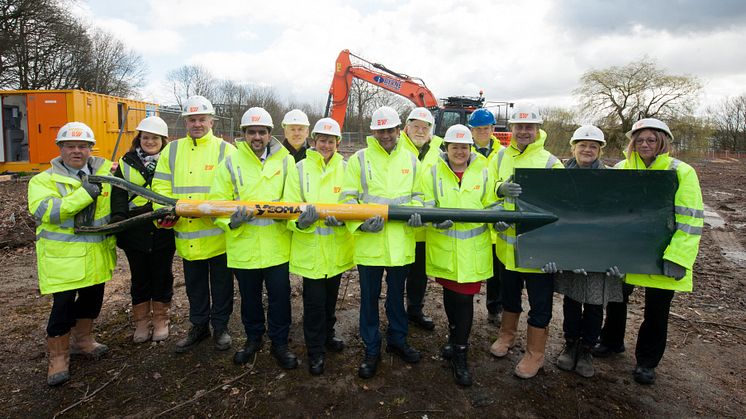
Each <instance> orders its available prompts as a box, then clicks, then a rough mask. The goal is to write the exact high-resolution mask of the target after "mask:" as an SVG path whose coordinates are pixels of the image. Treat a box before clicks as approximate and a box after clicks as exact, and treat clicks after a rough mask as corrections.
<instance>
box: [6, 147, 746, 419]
mask: <svg viewBox="0 0 746 419" xmlns="http://www.w3.org/2000/svg"><path fill="white" fill-rule="evenodd" d="M694 166H695V167H696V168H697V170H698V172H699V174H700V178H701V182H702V190H703V192H704V195H705V203H706V204H707V205H708V207H709V209H711V210H712V211H714V212H716V213H717V214H719V215H720V216H721V217H722V218H723V219H724V221H725V224H724V225H722V226H718V223H717V222H716V221H713V222H712V223H713V224H714V225H715V226H718V227H717V228H713V227H711V226H709V225H708V226H706V227H705V230H704V236H703V239H702V244H701V251H700V255H699V259H698V261H697V264H696V267H695V270H696V272H695V291H694V292H693V293H691V294H682V293H679V294H677V296H676V297H675V299H674V302H673V307H672V317H671V321H670V328H669V330H670V332H669V336H668V349H667V351H666V354H665V356H664V358H663V361H662V363H661V365H660V366H659V368H658V369H657V371H658V381H657V383H656V384H655V385H654V386H640V385H638V384H636V383H635V382H634V381H633V380H632V375H631V370H632V368H633V367H634V355H633V352H634V351H633V350H632V348H634V342H635V338H636V334H637V329H638V327H639V324H640V321H641V316H642V305H641V302H642V299H641V293H640V292H638V291H636V292H635V294H633V297H632V300H633V302H632V304H631V305H630V312H629V328H628V332H627V339H626V342H627V348H628V350H627V352H625V353H623V354H620V355H618V356H616V357H614V358H611V359H605V360H596V361H595V365H596V367H597V371H598V372H597V374H596V376H595V377H593V378H590V379H584V378H581V377H579V376H577V375H576V374H574V373H567V372H564V371H560V370H558V369H557V368H556V366H554V364H553V362H554V360H555V358H556V356H557V355H558V354H559V352H560V350H561V345H562V337H561V320H562V316H561V303H560V300H559V298H555V317H554V319H553V320H552V324H551V328H550V330H551V332H550V341H549V342H550V343H549V345H548V353H547V356H548V361H549V362H547V365H546V367H545V368H544V371H543V372H541V373H540V374H539V375H538V376H537V377H536V378H534V379H531V380H521V379H518V378H516V377H515V376H514V375H513V367H514V365H515V363H516V362H517V361H518V359H519V357H520V356H521V348H523V345H524V343H525V339H524V338H523V336H525V332H524V333H519V335H520V336H522V338H521V339H520V340H519V344H518V346H517V347H516V349H514V350H513V351H512V352H511V353H510V355H509V356H508V357H507V358H506V359H500V360H498V359H495V358H493V357H491V356H490V354H489V352H488V348H489V345H490V344H491V343H492V341H493V339H494V338H495V337H496V333H497V329H496V327H495V326H493V325H490V324H488V323H487V321H486V310H485V308H484V295H483V294H481V295H479V296H478V297H479V298H478V299H477V302H476V304H475V307H476V313H475V321H474V327H473V332H472V337H471V352H470V359H469V362H470V366H471V369H472V371H473V374H474V377H475V384H474V386H473V387H471V388H468V389H462V388H459V387H457V386H456V385H455V384H454V383H453V380H452V378H451V375H450V370H449V368H448V366H447V364H446V363H445V362H444V361H443V360H441V359H440V358H439V357H438V347H439V346H440V344H441V343H442V342H444V340H445V336H446V321H445V314H444V312H443V306H442V293H441V289H440V286H438V285H437V284H435V283H434V282H433V283H431V284H430V285H429V288H428V296H427V302H426V312H427V313H428V314H430V315H432V316H433V317H435V319H436V323H437V327H436V329H435V331H433V332H425V331H422V330H420V329H416V328H412V329H411V334H410V338H409V342H410V343H411V344H412V345H413V346H415V347H416V348H419V349H421V350H422V352H423V355H424V358H423V360H422V362H420V363H419V364H418V365H414V366H410V365H407V364H404V363H403V362H402V361H401V360H399V359H396V358H392V357H390V356H384V358H383V362H382V364H381V366H380V368H379V372H378V375H377V376H376V377H375V378H373V379H371V380H365V381H364V380H361V379H359V378H358V377H357V366H358V363H359V361H360V357H361V354H362V342H361V340H360V337H359V336H358V334H357V319H358V313H357V307H358V303H359V299H358V289H359V288H358V283H357V273H356V272H355V271H352V272H349V273H347V274H346V275H345V277H344V279H343V281H342V287H341V290H340V302H339V304H338V318H339V323H338V332H339V333H338V334H339V335H341V337H343V338H344V339H345V341H346V342H347V345H348V347H347V349H345V351H344V352H343V353H341V354H331V355H329V356H328V358H327V369H326V373H325V374H324V375H323V376H321V377H311V376H310V375H309V374H308V372H307V365H306V359H305V348H304V346H303V336H302V329H301V323H300V317H301V314H302V305H301V292H300V291H301V290H300V282H299V281H298V278H293V322H294V323H293V326H292V329H291V339H292V341H291V347H292V349H293V350H294V351H295V352H296V353H297V354H298V355H299V357H300V359H301V360H302V365H301V367H300V368H299V369H298V370H294V371H284V370H281V369H280V368H278V367H277V365H276V364H275V362H274V360H273V359H272V358H271V357H270V355H269V353H268V352H269V347H268V346H269V345H268V344H266V343H265V346H264V348H263V349H262V351H261V352H260V354H259V356H258V357H257V358H256V361H255V363H254V364H253V365H247V366H244V367H238V366H235V365H234V364H233V363H232V361H231V357H232V355H233V351H228V352H217V351H215V350H213V348H212V345H211V342H210V341H206V342H204V343H203V344H202V345H201V346H200V347H199V348H198V349H197V350H194V351H192V352H191V353H188V354H184V355H179V354H175V353H174V351H173V345H174V342H175V341H176V340H177V339H178V338H180V337H182V336H183V335H184V334H185V333H186V330H187V328H188V320H187V308H188V307H187V303H186V296H185V294H184V280H183V275H182V270H181V261H180V260H178V258H177V259H176V260H174V267H175V271H176V283H175V296H174V307H173V317H172V319H173V320H172V324H173V329H172V330H173V334H172V337H171V338H169V339H168V340H167V341H166V342H165V343H161V344H140V345H135V344H133V343H132V342H131V333H132V331H131V326H130V317H131V312H130V311H131V306H130V301H129V277H128V269H127V264H126V260H125V259H124V257H123V255H122V254H120V259H119V265H118V267H117V270H116V272H115V276H114V279H113V280H111V281H110V282H108V283H107V287H106V297H105V301H104V306H103V312H102V314H101V316H100V318H99V319H98V320H97V322H96V332H97V338H98V339H99V340H100V341H101V342H104V343H106V344H108V345H109V347H110V348H111V351H110V353H109V354H108V355H106V356H105V357H104V358H103V359H101V360H98V361H91V360H85V359H78V358H73V360H72V363H71V374H72V379H71V381H70V382H69V383H67V384H66V385H64V386H62V387H60V388H49V387H47V385H46V382H45V378H46V368H47V360H46V346H45V340H44V339H45V332H44V330H45V325H46V320H47V316H48V313H49V309H50V307H51V298H50V297H49V296H41V295H39V292H38V289H37V279H36V269H35V264H36V258H35V255H34V251H33V244H32V241H33V221H32V220H31V219H30V216H29V215H28V214H27V213H26V210H25V208H26V203H25V199H26V187H27V183H26V181H25V180H18V181H11V182H5V183H2V184H0V255H1V256H0V257H1V258H2V268H3V273H2V281H0V318H1V319H2V322H1V323H0V336H2V340H0V416H3V417H47V416H54V415H60V414H61V415H63V416H69V417H155V416H158V415H163V416H167V417H248V416H251V417H325V416H333V417H402V418H407V417H409V418H414V417H417V418H422V417H428V418H440V417H476V416H480V417H487V416H488V417H607V416H611V417H639V416H658V417H660V416H665V417H690V416H708V417H714V416H716V417H744V416H746V367H745V366H744V365H745V364H746V362H745V361H746V355H744V349H746V321H745V320H746V295H745V293H744V290H745V289H746V279H744V278H746V254H745V253H744V246H746V198H745V197H746V163H744V162H739V161H733V160H716V161H694ZM483 289H484V287H483ZM236 292H237V290H236ZM235 303H236V304H235V312H234V314H233V317H232V321H231V328H232V332H233V336H234V343H233V348H234V350H235V349H238V348H239V347H240V346H241V345H242V344H243V338H242V328H241V326H240V321H239V313H238V309H239V301H238V296H236V301H235ZM381 307H383V304H381ZM384 318H385V316H383V313H382V319H384ZM384 323H385V320H384ZM521 329H522V330H523V331H525V317H524V318H523V319H522V326H521ZM63 411H64V413H63Z"/></svg>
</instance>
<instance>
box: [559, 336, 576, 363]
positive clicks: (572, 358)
mask: <svg viewBox="0 0 746 419" xmlns="http://www.w3.org/2000/svg"><path fill="white" fill-rule="evenodd" d="M577 362H578V341H577V339H567V341H566V342H565V347H564V348H562V352H560V354H559V356H558V357H557V368H559V369H561V370H563V371H572V370H574V369H575V364H576V363H577Z"/></svg>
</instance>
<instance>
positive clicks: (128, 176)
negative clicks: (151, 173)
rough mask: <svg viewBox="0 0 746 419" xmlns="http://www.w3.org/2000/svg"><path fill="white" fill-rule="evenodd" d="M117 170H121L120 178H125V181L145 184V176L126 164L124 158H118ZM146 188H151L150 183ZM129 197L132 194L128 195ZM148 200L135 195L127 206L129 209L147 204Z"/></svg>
mask: <svg viewBox="0 0 746 419" xmlns="http://www.w3.org/2000/svg"><path fill="white" fill-rule="evenodd" d="M119 170H121V171H122V179H124V180H126V181H127V182H130V183H134V184H135V185H138V186H143V185H145V178H144V177H142V175H141V174H140V171H139V170H137V169H135V168H133V167H132V166H130V165H129V164H127V162H126V161H125V160H124V158H121V159H119ZM147 188H148V189H152V185H148V186H147ZM130 197H132V196H131V195H130ZM148 202H150V201H148V200H147V199H145V198H143V197H141V196H140V195H135V197H134V198H132V200H131V201H129V203H128V206H129V209H130V210H131V209H133V208H137V207H142V206H144V205H147V204H148Z"/></svg>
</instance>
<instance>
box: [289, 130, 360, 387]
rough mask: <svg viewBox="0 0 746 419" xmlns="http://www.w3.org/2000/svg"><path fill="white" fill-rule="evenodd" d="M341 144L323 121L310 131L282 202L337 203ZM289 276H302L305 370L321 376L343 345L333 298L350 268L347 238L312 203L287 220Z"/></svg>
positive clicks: (333, 220) (337, 134) (338, 225)
mask: <svg viewBox="0 0 746 419" xmlns="http://www.w3.org/2000/svg"><path fill="white" fill-rule="evenodd" d="M341 140H342V133H341V131H340V129H339V124H338V123H337V121H335V120H333V119H332V118H322V119H320V120H319V121H318V122H316V124H315V125H314V127H313V131H311V144H312V145H313V147H312V148H310V149H309V150H308V152H307V154H306V159H305V160H302V161H300V162H298V164H297V165H296V167H297V169H298V174H297V175H296V176H293V177H288V179H287V183H286V185H285V196H284V197H283V201H285V202H318V203H326V204H336V203H337V202H338V201H339V193H340V191H341V189H342V182H343V181H344V170H345V162H344V158H343V157H342V155H341V154H339V153H337V146H338V145H339V142H340V141H341ZM287 225H288V228H289V229H290V230H291V231H292V232H293V238H292V242H291V245H290V272H292V273H294V274H296V275H300V276H301V277H303V336H304V338H305V342H306V353H307V354H308V371H309V372H310V373H311V374H312V375H321V374H323V373H324V358H325V353H326V351H327V350H330V351H333V352H340V351H342V350H343V349H344V342H343V341H342V340H341V339H339V338H337V337H336V336H335V331H334V325H335V324H336V321H337V318H336V316H335V314H334V313H335V310H336V306H337V294H338V292H339V282H340V280H341V278H342V274H343V273H344V272H345V271H347V270H348V269H350V268H352V267H353V266H354V264H353V262H352V246H350V241H351V240H352V235H351V234H350V232H349V231H348V230H347V228H346V227H345V226H344V222H342V221H338V220H337V219H336V218H335V217H334V216H327V217H325V218H324V219H323V220H320V219H319V214H318V212H317V211H316V208H315V207H314V206H313V205H310V204H309V205H307V206H306V208H305V210H304V212H303V213H301V215H300V216H299V218H298V219H297V220H290V221H288V223H287Z"/></svg>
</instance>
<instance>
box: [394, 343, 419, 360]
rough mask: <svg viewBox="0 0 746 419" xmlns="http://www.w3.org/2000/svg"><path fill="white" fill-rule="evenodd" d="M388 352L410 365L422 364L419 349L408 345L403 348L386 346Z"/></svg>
mask: <svg viewBox="0 0 746 419" xmlns="http://www.w3.org/2000/svg"><path fill="white" fill-rule="evenodd" d="M386 352H388V353H391V354H394V355H396V356H398V357H399V358H401V359H402V361H404V362H406V363H409V364H416V363H418V362H420V358H422V355H420V353H419V351H417V349H414V348H413V347H411V346H409V345H407V344H406V343H405V344H404V345H402V346H398V345H392V344H388V345H386Z"/></svg>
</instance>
